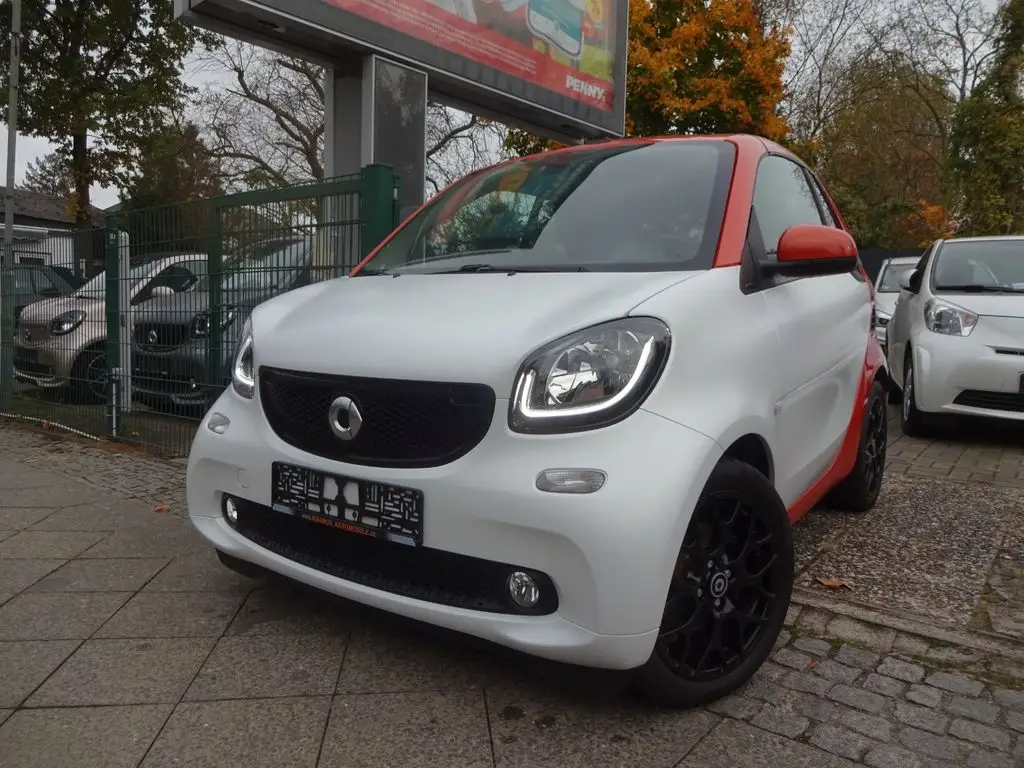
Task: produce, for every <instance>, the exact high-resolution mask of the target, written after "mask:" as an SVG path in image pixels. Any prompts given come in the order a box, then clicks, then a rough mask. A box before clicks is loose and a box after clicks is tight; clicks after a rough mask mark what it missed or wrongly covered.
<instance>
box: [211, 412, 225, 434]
mask: <svg viewBox="0 0 1024 768" xmlns="http://www.w3.org/2000/svg"><path fill="white" fill-rule="evenodd" d="M230 425H231V419H229V418H228V417H227V416H225V415H224V414H223V413H217V412H214V413H211V414H210V418H208V419H207V420H206V426H207V428H208V429H209V430H210V431H211V432H213V433H215V434H218V435H223V434H224V433H225V432H227V431H228V427H229V426H230Z"/></svg>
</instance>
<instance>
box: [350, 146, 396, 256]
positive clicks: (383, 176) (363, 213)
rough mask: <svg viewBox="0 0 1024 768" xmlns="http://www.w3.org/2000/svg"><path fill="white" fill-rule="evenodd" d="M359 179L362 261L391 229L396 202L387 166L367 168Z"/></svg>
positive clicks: (391, 171)
mask: <svg viewBox="0 0 1024 768" xmlns="http://www.w3.org/2000/svg"><path fill="white" fill-rule="evenodd" d="M359 176H360V182H361V183H360V185H359V187H360V189H359V254H360V257H361V258H363V257H365V256H366V255H367V254H368V253H369V252H370V251H372V250H373V249H374V248H376V247H377V246H378V245H379V244H380V242H381V241H382V240H383V239H384V238H385V237H387V236H388V235H389V234H391V230H393V229H394V228H395V217H396V211H397V206H398V203H399V200H398V185H397V184H396V179H395V171H394V169H393V168H392V167H391V166H390V165H383V164H380V163H375V164H374V165H368V166H366V167H365V168H363V169H362V170H361V171H360V172H359Z"/></svg>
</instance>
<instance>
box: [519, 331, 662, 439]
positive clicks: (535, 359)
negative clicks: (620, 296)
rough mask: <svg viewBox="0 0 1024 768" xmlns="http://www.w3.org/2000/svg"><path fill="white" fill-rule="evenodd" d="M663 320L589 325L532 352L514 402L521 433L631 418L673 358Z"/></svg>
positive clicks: (595, 425) (571, 429)
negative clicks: (666, 364)
mask: <svg viewBox="0 0 1024 768" xmlns="http://www.w3.org/2000/svg"><path fill="white" fill-rule="evenodd" d="M670 340H671V334H670V333H669V329H668V327H667V326H666V325H665V324H664V323H662V322H661V321H660V320H655V319H654V318H650V317H637V318H624V319H622V320H614V321H612V322H610V323H602V324H601V325H596V326H592V327H590V328H585V329H583V330H582V331H577V332H576V333H573V334H570V335H569V336H566V337H564V338H561V339H559V340H558V341H555V342H553V343H551V344H548V345H546V346H544V347H541V348H540V349H538V350H537V351H536V352H534V353H533V354H532V355H530V356H529V357H528V358H527V360H526V362H525V363H524V364H523V366H522V368H520V369H519V373H518V375H517V376H516V380H515V385H514V386H513V389H512V401H511V403H510V404H509V427H510V428H511V429H512V430H513V431H515V432H531V433H551V432H577V431H580V430H585V429H596V428H598V427H604V426H608V425H609V424H613V423H615V422H616V421H620V420H622V419H624V418H626V417H627V416H628V415H629V414H631V413H632V412H633V411H635V410H636V409H637V408H638V407H639V406H640V404H641V403H642V402H643V401H644V399H645V398H646V397H647V395H648V394H650V392H651V389H652V388H653V387H654V384H655V383H656V382H657V380H658V377H659V376H661V372H662V370H664V367H665V361H666V360H667V359H668V351H669V343H670Z"/></svg>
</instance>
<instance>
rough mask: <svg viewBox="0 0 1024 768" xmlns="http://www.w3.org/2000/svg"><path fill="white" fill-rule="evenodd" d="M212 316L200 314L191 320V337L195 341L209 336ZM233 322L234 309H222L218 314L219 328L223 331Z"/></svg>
mask: <svg viewBox="0 0 1024 768" xmlns="http://www.w3.org/2000/svg"><path fill="white" fill-rule="evenodd" d="M211 317H212V314H211V313H210V312H209V311H207V312H201V313H200V314H198V315H196V316H195V317H193V318H192V336H193V337H194V338H197V339H202V338H205V337H206V336H208V335H209V334H210V324H211ZM234 321H235V308H234V307H224V309H223V310H222V311H221V314H220V328H221V330H224V329H225V328H227V327H228V326H230V325H231V324H232V323H233V322H234Z"/></svg>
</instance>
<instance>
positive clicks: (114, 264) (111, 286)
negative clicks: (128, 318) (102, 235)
mask: <svg viewBox="0 0 1024 768" xmlns="http://www.w3.org/2000/svg"><path fill="white" fill-rule="evenodd" d="M118 226H119V222H118V220H117V219H116V218H115V217H113V216H107V218H106V247H105V253H104V257H105V258H104V260H105V262H106V272H105V273H104V274H106V276H107V280H106V289H107V295H106V303H105V306H106V315H107V434H109V435H110V436H111V437H117V436H118V434H119V432H120V426H121V425H120V421H121V412H120V405H121V395H120V392H118V387H119V386H120V385H121V378H120V375H119V374H120V372H121V282H120V277H121V265H120V255H121V253H120V251H121V248H120V246H121V240H120V235H121V233H120V231H119V229H118Z"/></svg>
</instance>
